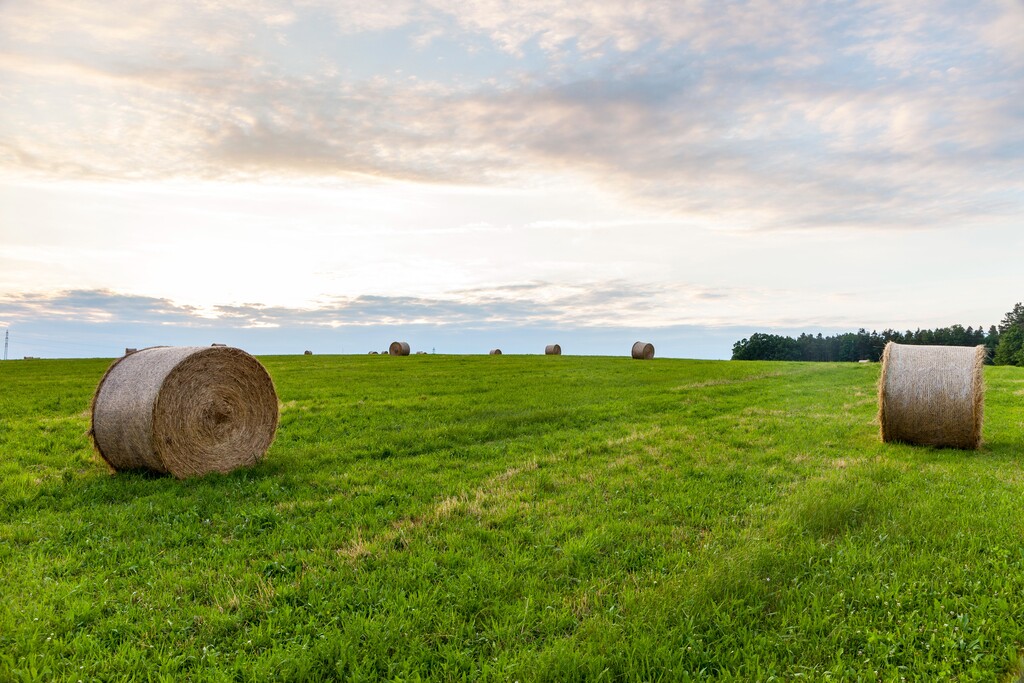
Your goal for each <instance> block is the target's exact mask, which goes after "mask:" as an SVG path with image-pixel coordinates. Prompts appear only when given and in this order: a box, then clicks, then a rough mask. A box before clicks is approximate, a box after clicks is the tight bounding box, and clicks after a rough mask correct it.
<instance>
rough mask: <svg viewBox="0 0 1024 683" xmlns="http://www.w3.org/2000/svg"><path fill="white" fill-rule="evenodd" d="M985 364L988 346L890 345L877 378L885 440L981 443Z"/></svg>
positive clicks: (946, 444) (954, 445)
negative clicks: (983, 372) (986, 347)
mask: <svg viewBox="0 0 1024 683" xmlns="http://www.w3.org/2000/svg"><path fill="white" fill-rule="evenodd" d="M984 363H985V347H984V346H975V347H973V348H971V347H969V346H912V345H907V344H895V343H893V342H889V343H888V344H886V345H885V351H884V352H883V353H882V374H881V377H880V379H879V382H878V421H879V424H880V425H881V428H882V441H885V442H890V441H900V442H903V443H911V444H919V445H922V446H943V447H949V448H966V449H974V448H977V447H978V445H979V444H980V443H981V423H982V412H983V408H984V403H985V386H984V383H983V378H982V368H983V367H984Z"/></svg>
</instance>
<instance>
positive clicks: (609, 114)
mask: <svg viewBox="0 0 1024 683" xmlns="http://www.w3.org/2000/svg"><path fill="white" fill-rule="evenodd" d="M125 17H131V20H130V21H126V20H125V19H124V18H125ZM324 18H327V21H323V19H324ZM1022 26H1024V9H1022V7H1021V5H1020V4H1019V3H1016V2H1012V1H1005V0H1003V1H998V0H994V1H992V2H987V3H981V4H977V5H972V6H970V7H968V6H965V5H963V4H962V3H953V2H945V3H942V2H940V3H932V4H929V5H907V4H906V3H902V2H896V1H894V0H893V1H881V0H878V1H871V2H868V1H867V0H864V1H860V2H845V3H826V4H821V3H812V2H793V3H786V4H784V5H779V4H778V3H770V2H761V1H758V0H751V1H749V2H727V3H705V2H678V3H655V2H643V3H626V4H622V3H618V4H615V3H609V4H605V3H578V2H562V3H557V2H556V3H542V4H540V5H538V4H536V3H512V4H509V3H505V2H498V1H497V0H494V1H493V2H492V1H486V2H463V1H460V0H435V1H433V2H426V3H413V2H395V3H390V4H388V5H386V6H381V7H380V8H377V6H373V7H371V6H370V5H369V4H367V3H356V2H344V3H341V4H319V3H315V2H311V3H305V4H303V5H302V7H299V8H296V7H294V6H291V5H285V4H279V3H275V2H270V1H269V0H265V1H263V2H259V3H231V2H224V3H197V4H195V5H193V6H188V5H185V4H175V3H170V4H167V3H153V4H150V5H146V6H145V7H144V8H142V9H140V8H139V6H138V5H136V4H134V3H133V4H131V5H128V4H124V3H117V2H115V3H103V4H93V5H81V4H76V3H66V2H58V1H57V0H51V1H49V2H40V3H6V4H4V5H0V44H2V45H5V46H6V48H5V52H4V53H3V54H0V79H2V81H3V83H4V87H3V88H0V172H2V171H4V170H5V171H6V172H8V173H12V172H16V173H26V172H35V173H39V174H43V175H46V176H50V177H53V176H56V177H71V178H113V179H135V178H150V179H153V178H157V179H159V178H167V177H187V178H222V179H224V178H227V179H231V178H240V177H249V178H252V177H280V176H293V177H309V178H324V177H335V178H338V177H346V176H350V175H353V174H356V175H360V176H378V177H382V178H398V179H408V180H414V181H418V182H460V183H467V182H472V183H482V184H514V183H516V182H520V180H521V179H522V178H524V177H528V176H530V175H532V174H536V173H541V172H545V173H547V172H559V173H572V174H576V175H578V176H580V177H583V178H585V179H587V181H588V182H591V183H593V184H597V185H599V186H602V187H604V188H606V189H607V190H608V191H611V192H617V193H621V194H623V195H626V196H629V197H632V198H633V199H635V200H637V201H641V202H645V203H650V204H652V205H654V206H657V207H660V208H661V209H663V210H667V211H668V212H670V213H672V214H674V215H677V216H687V217H695V218H696V219H697V220H701V221H703V222H705V223H707V224H715V223H721V224H724V225H729V226H732V227H742V228H762V229H773V228H779V227H785V228H800V229H813V228H819V227H836V226H840V227H869V228H878V227H884V228H894V227H914V228H921V227H930V226H937V225H945V224H948V223H949V221H961V222H963V221H973V222H977V221H979V220H984V219H985V218H986V217H1005V216H1010V215H1016V214H1019V213H1020V212H1021V210H1022V208H1024V207H1022V204H1024V199H1022V197H1021V193H1020V184H1019V183H1020V181H1019V173H1017V170H1018V169H1019V167H1020V164H1021V162H1022V160H1024V107H1022V105H1021V104H1020V98H1019V97H1017V96H1016V95H1015V93H1016V92H1017V91H1018V90H1019V85H1020V83H1021V82H1022V80H1024V52H1022V48H1021V47H1020V44H1021V43H1020V41H1019V36H1020V31H1019V30H1017V29H1019V28H1021V27H1022ZM362 36H365V37H367V38H368V39H372V40H371V42H372V41H379V42H380V43H381V45H382V46H383V47H381V48H380V50H381V51H382V52H383V51H385V50H387V49H389V48H390V47H391V46H393V45H400V46H403V47H402V49H403V50H406V51H408V54H409V55H410V57H409V58H408V59H407V60H406V61H402V62H398V61H395V62H394V63H389V62H388V57H387V56H386V55H375V59H377V60H378V61H379V65H378V67H377V68H376V69H375V70H374V71H372V72H369V73H367V72H365V71H360V70H359V69H356V68H355V67H354V66H353V63H352V62H351V60H349V59H348V58H347V56H346V53H345V52H344V49H343V48H344V46H345V44H346V41H352V40H356V39H358V38H359V37H362ZM428 37H429V39H428ZM480 41H483V44H484V45H485V46H486V49H487V50H489V51H488V52H486V53H484V54H480V53H479V52H474V50H478V49H479V48H478V44H479V42H480ZM311 46H316V47H315V49H314V48H313V47H311ZM432 50H433V51H435V52H431V51H432ZM401 51H402V50H397V52H401ZM415 55H420V58H419V60H418V61H417V59H416V58H415ZM497 55H505V56H506V58H504V59H499V58H498V56H497ZM445 56H447V58H448V59H449V60H451V59H455V60H457V61H462V62H464V63H471V62H476V63H479V64H480V65H481V68H483V69H484V73H482V75H480V76H479V77H478V78H476V79H469V80H460V81H450V80H448V79H446V78H444V77H442V76H439V75H438V74H437V73H436V71H433V70H432V69H433V68H434V67H432V66H431V64H434V63H435V62H436V60H437V59H441V58H442V57H445ZM509 57H511V60H509V59H508V58H509ZM394 59H396V60H397V59H398V58H397V57H396V58H394ZM432 60H433V61H432ZM488 65H493V66H488ZM356 66H358V64H357V65H356ZM428 67H429V68H428ZM488 69H489V72H488ZM399 72H400V73H399Z"/></svg>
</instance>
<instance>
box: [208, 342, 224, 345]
mask: <svg viewBox="0 0 1024 683" xmlns="http://www.w3.org/2000/svg"><path fill="white" fill-rule="evenodd" d="M210 346H227V344H221V343H219V342H213V343H212V344H210Z"/></svg>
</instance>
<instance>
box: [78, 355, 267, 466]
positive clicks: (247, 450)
mask: <svg viewBox="0 0 1024 683" xmlns="http://www.w3.org/2000/svg"><path fill="white" fill-rule="evenodd" d="M276 431H277V392H276V391H275V390H274V383H273V382H272V381H271V379H270V375H268V374H267V371H266V369H264V367H263V366H262V365H261V364H260V362H259V361H258V360H256V359H255V358H253V357H252V356H250V355H249V354H247V353H246V352H245V351H242V350H241V349H236V348H230V347H209V346H207V347H200V346H157V347H153V348H149V349H142V350H141V351H138V352H136V353H133V354H131V355H129V356H124V357H123V358H120V359H118V360H116V361H114V363H113V364H112V365H111V366H110V368H108V369H107V372H106V374H105V375H103V379H101V380H100V383H99V386H97V387H96V393H95V395H94V396H93V400H92V429H91V432H90V433H91V434H92V438H93V443H94V444H95V446H96V450H98V451H99V453H100V455H101V456H103V459H104V460H106V461H107V462H108V463H109V464H110V466H111V467H113V468H114V469H115V470H131V469H147V470H152V471H154V472H159V473H163V474H172V475H174V476H175V477H177V478H179V479H182V478H185V477H190V476H196V475H203V474H206V473H208V472H230V471H231V470H234V469H236V468H238V467H245V466H249V465H254V464H255V463H256V462H258V461H259V460H260V459H261V458H262V457H263V455H264V454H265V453H266V452H267V449H268V448H269V447H270V443H271V442H272V441H273V440H274V433H275V432H276Z"/></svg>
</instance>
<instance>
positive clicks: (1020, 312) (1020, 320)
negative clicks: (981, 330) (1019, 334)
mask: <svg viewBox="0 0 1024 683" xmlns="http://www.w3.org/2000/svg"><path fill="white" fill-rule="evenodd" d="M1014 325H1016V326H1017V327H1024V304H1022V303H1021V302H1019V301H1018V302H1017V303H1015V304H1014V305H1013V310H1012V311H1010V312H1008V313H1007V314H1006V315H1004V316H1003V319H1002V320H1001V321H1000V322H999V331H1000V332H1006V330H1008V329H1010V328H1011V327H1013V326H1014Z"/></svg>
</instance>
